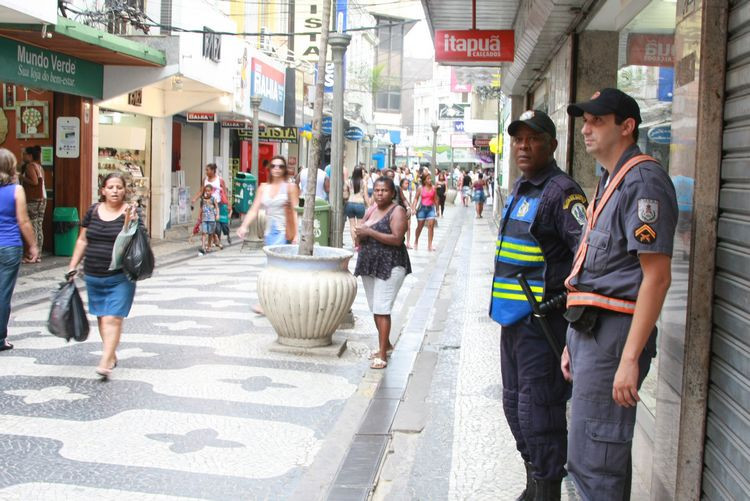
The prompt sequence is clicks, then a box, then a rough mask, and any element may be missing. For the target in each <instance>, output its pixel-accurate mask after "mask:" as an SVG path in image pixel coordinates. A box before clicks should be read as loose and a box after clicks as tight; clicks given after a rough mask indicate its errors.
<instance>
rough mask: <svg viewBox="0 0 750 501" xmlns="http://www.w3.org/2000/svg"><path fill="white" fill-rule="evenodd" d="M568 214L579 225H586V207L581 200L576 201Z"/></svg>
mask: <svg viewBox="0 0 750 501" xmlns="http://www.w3.org/2000/svg"><path fill="white" fill-rule="evenodd" d="M570 214H571V215H572V216H573V217H574V218H575V219H576V221H578V224H580V225H581V226H585V225H586V207H585V206H584V205H583V204H582V203H581V202H576V203H574V204H573V206H572V207H571V208H570Z"/></svg>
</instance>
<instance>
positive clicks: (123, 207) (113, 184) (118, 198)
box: [66, 172, 145, 378]
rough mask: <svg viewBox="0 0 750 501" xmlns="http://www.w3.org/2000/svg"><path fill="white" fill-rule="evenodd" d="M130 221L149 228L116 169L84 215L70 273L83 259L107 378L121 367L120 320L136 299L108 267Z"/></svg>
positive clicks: (131, 286) (125, 281)
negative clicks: (119, 235)
mask: <svg viewBox="0 0 750 501" xmlns="http://www.w3.org/2000/svg"><path fill="white" fill-rule="evenodd" d="M132 220H137V221H138V226H139V228H140V229H141V230H142V231H145V227H144V225H143V218H142V217H141V214H140V210H139V209H137V208H136V205H135V204H131V203H128V200H127V188H126V185H125V178H124V176H123V174H122V173H121V172H112V173H110V174H108V175H107V177H105V178H104V182H103V183H102V186H101V189H100V197H99V202H98V203H95V204H93V205H92V206H91V207H89V209H88V210H87V211H86V214H85V215H84V216H83V220H82V221H81V231H80V233H79V235H78V240H77V241H76V246H75V249H74V250H73V256H72V257H71V258H70V264H69V266H68V273H67V275H66V276H67V277H68V279H69V280H73V279H74V278H75V275H76V273H77V268H78V265H79V264H80V262H81V260H83V273H84V279H85V281H86V291H87V294H88V306H89V313H91V314H92V315H95V316H96V320H97V324H98V326H99V335H100V336H101V338H102V356H101V359H100V360H99V365H98V366H97V368H96V373H97V374H99V375H100V376H101V377H103V378H107V377H109V376H110V375H111V374H112V370H113V369H114V368H115V367H116V366H117V354H116V351H117V346H118V345H119V344H120V336H121V334H122V322H123V319H125V318H126V317H127V316H128V314H129V313H130V308H131V306H132V305H133V297H135V282H131V281H130V280H128V279H127V278H126V277H125V274H124V273H123V271H122V269H116V270H110V269H109V268H110V263H111V262H112V248H113V247H114V245H115V240H116V239H117V235H118V234H119V233H120V231H121V230H122V229H124V228H128V226H129V225H130V222H131V221H132Z"/></svg>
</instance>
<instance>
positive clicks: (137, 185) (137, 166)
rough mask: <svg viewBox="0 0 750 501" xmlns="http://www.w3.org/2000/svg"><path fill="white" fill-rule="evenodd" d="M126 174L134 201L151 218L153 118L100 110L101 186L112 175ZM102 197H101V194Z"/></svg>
mask: <svg viewBox="0 0 750 501" xmlns="http://www.w3.org/2000/svg"><path fill="white" fill-rule="evenodd" d="M114 171H119V172H123V173H125V174H126V178H127V179H128V189H129V190H130V199H131V200H132V201H134V202H136V203H137V204H138V206H139V207H140V208H141V210H142V211H143V214H144V217H145V221H144V222H145V223H146V226H149V222H150V219H151V217H150V216H151V119H150V118H148V117H145V116H141V115H135V114H129V113H121V112H118V111H109V110H100V112H99V161H98V176H97V179H98V183H97V186H101V184H102V181H103V180H104V178H105V177H107V175H108V174H109V173H110V172H114ZM97 196H98V194H97Z"/></svg>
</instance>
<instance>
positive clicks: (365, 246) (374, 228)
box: [354, 176, 411, 369]
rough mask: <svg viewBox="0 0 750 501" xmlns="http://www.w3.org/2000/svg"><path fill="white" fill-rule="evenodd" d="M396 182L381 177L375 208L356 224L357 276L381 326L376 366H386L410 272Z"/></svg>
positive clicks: (376, 187) (373, 355)
mask: <svg viewBox="0 0 750 501" xmlns="http://www.w3.org/2000/svg"><path fill="white" fill-rule="evenodd" d="M395 198H396V185H395V184H394V183H393V180H392V179H391V178H388V177H385V176H383V177H381V178H378V180H377V181H376V182H375V185H374V187H373V200H374V204H375V209H374V210H373V211H371V212H370V211H368V214H367V215H365V218H364V219H363V220H362V221H361V222H360V223H359V224H358V225H357V226H356V227H355V235H356V242H355V243H356V244H357V245H359V247H360V249H359V256H358V257H357V266H356V268H355V270H354V275H355V276H361V277H362V285H363V287H364V289H365V295H366V296H367V304H368V305H369V306H370V311H372V315H373V318H374V320H375V326H376V327H377V329H378V349H377V350H375V351H374V352H373V353H371V358H372V363H371V364H370V367H371V368H373V369H385V367H386V366H387V365H388V354H389V353H390V352H391V351H392V350H393V346H392V345H391V340H390V334H391V310H392V309H393V303H394V302H395V300H396V296H397V295H398V291H399V289H401V284H403V282H404V278H405V277H406V275H407V274H409V273H411V262H410V261H409V252H408V251H407V250H406V245H405V244H404V233H405V232H406V209H405V208H404V206H403V205H400V204H398V203H396V201H395Z"/></svg>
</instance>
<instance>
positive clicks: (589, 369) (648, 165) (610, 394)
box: [561, 88, 678, 501]
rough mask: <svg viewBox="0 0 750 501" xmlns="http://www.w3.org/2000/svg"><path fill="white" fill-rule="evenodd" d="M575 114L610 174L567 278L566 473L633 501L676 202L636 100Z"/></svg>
mask: <svg viewBox="0 0 750 501" xmlns="http://www.w3.org/2000/svg"><path fill="white" fill-rule="evenodd" d="M568 114H569V115H571V116H573V117H583V127H582V128H581V133H582V134H583V140H584V143H585V145H586V151H587V152H588V153H589V154H591V155H592V156H593V157H594V158H595V159H596V160H597V161H598V162H599V163H600V164H601V165H602V166H603V167H604V169H605V172H604V174H603V175H602V177H601V179H600V180H599V185H598V186H597V192H596V197H595V199H594V201H593V202H592V204H591V206H590V207H589V209H588V222H587V225H586V231H585V233H584V236H583V238H582V240H581V245H580V247H579V248H578V251H577V253H576V256H575V260H574V265H573V269H572V271H571V273H570V275H569V277H568V278H567V280H566V281H565V285H566V286H567V288H568V291H569V292H568V311H567V313H566V318H567V319H568V320H569V321H570V322H571V324H570V328H569V329H568V346H567V347H566V349H565V351H564V353H563V359H562V362H561V366H562V370H563V372H564V373H565V375H566V377H568V378H569V379H570V378H572V381H573V398H572V401H571V415H570V431H569V433H568V471H569V472H570V474H571V476H572V478H573V481H574V483H575V485H576V488H577V489H578V491H579V492H580V494H581V496H582V498H583V499H585V500H589V499H607V500H612V501H621V500H628V499H630V487H631V485H630V484H631V477H632V469H631V447H632V440H633V429H634V427H635V418H636V408H637V405H638V401H639V400H640V397H639V395H638V390H639V389H640V386H641V383H642V382H643V379H644V378H645V377H646V375H647V374H648V371H649V368H650V366H651V359H652V358H653V357H654V356H655V355H656V320H657V318H658V317H659V313H660V312H661V308H662V305H663V304H664V299H665V297H666V295H667V291H668V289H669V285H670V283H671V279H672V276H671V261H672V250H673V243H674V236H675V228H676V225H677V217H678V206H677V197H676V194H675V189H674V186H673V185H672V181H671V180H670V178H669V175H668V174H667V171H666V170H665V169H664V168H662V166H661V165H659V163H658V162H657V161H656V160H654V159H653V158H652V157H650V156H647V155H643V154H642V153H641V150H640V149H639V148H638V146H637V144H636V143H637V141H638V126H639V125H640V123H641V114H640V108H639V107H638V103H637V102H636V101H635V99H633V98H632V97H631V96H629V95H627V94H625V93H623V92H622V91H620V90H617V89H610V88H608V89H602V90H601V91H599V92H596V93H595V94H594V95H593V96H592V98H591V100H590V101H587V102H584V103H577V104H572V105H570V106H568Z"/></svg>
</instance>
